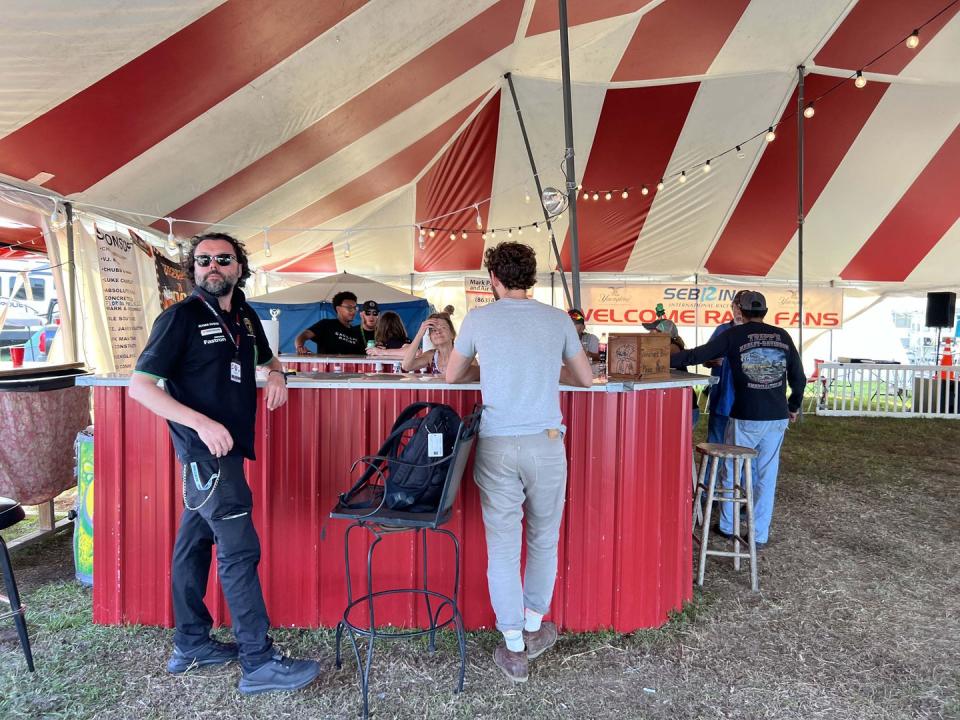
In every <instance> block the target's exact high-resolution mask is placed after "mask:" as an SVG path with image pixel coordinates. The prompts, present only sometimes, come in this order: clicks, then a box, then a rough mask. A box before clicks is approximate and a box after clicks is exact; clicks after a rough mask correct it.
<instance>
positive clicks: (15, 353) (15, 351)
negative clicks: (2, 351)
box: [10, 345, 24, 368]
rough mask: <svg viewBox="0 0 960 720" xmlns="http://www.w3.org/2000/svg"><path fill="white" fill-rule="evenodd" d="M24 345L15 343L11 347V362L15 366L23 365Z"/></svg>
mask: <svg viewBox="0 0 960 720" xmlns="http://www.w3.org/2000/svg"><path fill="white" fill-rule="evenodd" d="M23 351H24V347H23V345H14V346H12V347H11V348H10V362H12V363H13V366H14V367H15V368H18V367H23Z"/></svg>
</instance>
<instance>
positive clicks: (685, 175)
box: [679, 170, 687, 183]
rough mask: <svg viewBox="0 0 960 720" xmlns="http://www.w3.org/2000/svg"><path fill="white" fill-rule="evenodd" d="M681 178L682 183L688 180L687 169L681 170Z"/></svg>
mask: <svg viewBox="0 0 960 720" xmlns="http://www.w3.org/2000/svg"><path fill="white" fill-rule="evenodd" d="M679 180H680V182H681V183H685V182H686V181H687V171H686V170H681V171H680V178H679Z"/></svg>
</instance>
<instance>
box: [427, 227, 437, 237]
mask: <svg viewBox="0 0 960 720" xmlns="http://www.w3.org/2000/svg"><path fill="white" fill-rule="evenodd" d="M428 234H429V235H430V237H436V236H437V231H436V230H434V229H433V228H430V232H429V233H428Z"/></svg>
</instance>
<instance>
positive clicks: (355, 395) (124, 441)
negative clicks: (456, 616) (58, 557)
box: [84, 374, 708, 632]
mask: <svg viewBox="0 0 960 720" xmlns="http://www.w3.org/2000/svg"><path fill="white" fill-rule="evenodd" d="M707 381H708V380H707V379H706V378H702V377H697V376H692V375H685V374H683V375H680V374H677V375H675V376H674V377H673V378H671V380H669V381H659V382H651V383H636V384H634V385H631V384H629V383H628V384H612V383H611V384H608V385H603V384H598V385H596V386H594V387H593V388H591V389H585V390H574V389H572V388H562V392H561V406H562V409H563V415H564V421H565V423H566V425H567V428H568V430H567V454H568V458H569V483H568V489H567V503H566V511H565V515H564V521H563V526H562V528H561V540H560V563H559V574H558V578H557V587H556V593H555V595H554V600H553V609H552V613H551V614H552V617H553V619H554V620H556V622H557V623H558V624H559V625H560V626H561V627H563V628H566V629H568V630H576V631H584V630H597V629H601V628H614V629H616V630H618V631H621V632H627V631H632V630H635V629H638V628H649V627H656V626H659V625H661V624H662V623H663V622H665V621H666V619H667V617H668V614H669V613H670V612H672V611H675V610H679V609H680V608H681V607H682V605H683V603H684V602H685V601H686V600H689V599H690V597H691V586H692V583H691V562H690V553H691V533H690V477H691V474H690V463H691V428H690V422H691V399H690V393H691V389H690V388H691V386H693V385H697V384H704V383H705V382H707ZM84 384H89V385H93V386H94V408H95V410H94V412H95V421H96V441H95V442H96V446H95V473H96V483H95V491H94V495H95V505H94V553H95V555H94V556H95V563H94V591H93V603H94V609H93V613H94V621H95V622H97V623H103V624H118V623H141V624H147V625H163V626H171V625H172V623H173V609H172V605H171V600H170V556H171V551H172V549H173V542H174V536H175V533H176V529H177V522H178V519H179V517H180V513H181V509H182V499H181V489H180V468H179V465H178V464H177V462H176V458H175V456H174V453H173V449H172V446H171V443H170V440H169V436H168V432H167V427H166V423H165V422H164V421H162V420H160V419H159V418H157V417H156V416H155V415H153V414H152V413H151V412H149V411H148V410H146V409H145V408H143V407H142V406H140V405H139V404H138V403H136V402H134V401H133V400H131V399H130V398H129V396H128V393H127V384H128V380H127V379H125V378H110V377H91V378H86V379H84ZM260 392H262V391H260ZM289 395H290V397H289V402H288V403H287V404H286V405H285V406H284V407H282V408H280V409H278V410H276V411H274V412H268V411H267V410H266V408H265V407H264V406H263V405H262V398H261V406H260V409H259V412H258V415H257V434H256V437H257V444H256V454H257V460H256V461H255V462H249V463H248V464H247V477H248V480H249V482H250V485H251V487H252V489H253V495H254V503H255V505H254V518H255V522H256V525H257V529H258V531H259V534H260V540H261V544H262V548H263V559H262V562H261V564H260V577H261V580H262V582H263V588H264V593H265V596H266V600H267V608H268V610H269V612H270V618H271V620H272V622H273V623H274V624H275V625H283V626H297V627H317V626H327V627H331V626H334V625H336V623H337V621H338V620H339V619H340V617H341V615H342V613H343V610H344V606H345V604H346V589H345V583H344V567H343V534H344V529H345V523H344V522H342V521H336V520H330V519H329V518H328V513H329V511H330V509H331V508H332V507H333V506H334V505H335V504H336V501H337V496H338V493H340V492H342V491H344V490H345V489H346V488H347V487H348V486H349V483H350V478H349V477H348V471H349V468H350V465H351V463H352V462H353V461H354V460H355V459H356V458H357V457H359V456H361V455H363V454H365V453H372V452H374V451H376V449H377V448H378V447H379V445H380V442H381V440H382V439H383V438H384V437H385V436H386V434H387V432H388V431H389V428H390V426H391V425H392V423H393V420H394V418H395V417H396V416H397V414H398V413H399V412H400V410H401V409H402V408H404V407H405V406H406V405H407V404H409V403H411V402H414V401H418V400H431V401H438V402H445V403H448V404H450V405H452V406H453V407H454V408H455V409H456V410H457V411H459V412H460V413H461V414H466V413H467V412H468V411H469V410H470V409H471V408H472V406H473V405H474V403H476V402H478V401H479V399H480V393H479V388H478V386H477V385H448V384H446V383H444V382H443V381H442V380H441V379H440V378H433V377H424V376H420V375H399V376H389V375H379V376H377V375H366V376H365V375H343V376H333V377H331V376H329V375H324V376H322V377H321V376H318V377H316V378H313V379H307V378H303V377H298V378H291V382H290V394H289ZM471 477H472V468H471V467H468V468H467V471H466V476H465V479H464V483H463V486H462V489H461V493H460V497H459V498H458V501H457V505H456V513H455V516H454V518H453V519H452V520H451V522H450V524H449V525H448V527H449V528H450V529H451V530H453V531H454V532H455V533H456V534H457V536H458V537H459V538H460V542H461V562H462V574H461V578H460V582H461V587H460V603H461V610H462V611H463V616H464V619H465V622H466V625H467V627H468V628H481V627H492V626H493V622H494V617H493V611H492V610H491V608H490V603H489V600H488V596H487V581H486V548H485V541H484V533H483V521H482V518H481V513H480V502H479V497H478V493H477V489H476V487H475V486H474V484H473V482H472V481H471V479H470V478H471ZM411 537H412V536H409V535H407V534H404V535H400V536H396V537H388V538H387V539H386V540H385V541H384V542H383V543H381V544H380V545H379V546H378V549H377V553H376V568H375V584H377V585H378V586H379V587H382V588H386V587H404V586H405V587H411V586H414V585H416V584H417V583H418V579H419V578H420V570H419V569H418V567H417V560H416V553H415V552H414V548H413V544H412V539H411ZM431 542H433V540H431ZM361 545H362V543H356V542H355V543H354V544H353V547H354V548H356V552H357V556H356V558H355V561H354V559H353V558H352V557H351V565H352V567H353V569H354V570H355V571H356V572H357V576H356V577H355V578H354V582H355V585H354V587H360V583H361V579H362V576H361V574H360V573H361V572H362V568H363V567H364V558H365V549H364V548H363V547H361ZM451 560H452V556H451V552H450V550H449V547H448V545H445V544H441V543H439V542H437V543H436V545H435V546H434V547H432V548H431V551H430V571H431V573H432V576H433V577H432V578H431V582H432V583H433V582H435V583H438V584H440V586H446V587H449V584H450V583H451V582H452V579H453V571H452V562H451ZM211 598H212V599H213V600H212V602H211ZM398 598H399V599H396V600H393V599H392V598H391V599H390V602H392V604H390V605H384V606H383V608H384V609H383V610H382V612H383V614H382V615H381V614H380V613H381V609H380V608H379V607H378V611H377V612H378V620H379V618H381V617H382V618H383V622H385V623H390V624H394V625H404V626H414V625H419V624H421V622H422V620H421V617H420V613H421V612H422V609H423V608H422V603H420V604H419V605H418V604H416V603H414V602H412V601H408V600H407V599H406V598H404V597H403V596H398ZM207 599H208V604H210V605H211V610H212V611H213V613H214V618H215V620H216V621H217V622H227V621H228V617H227V611H226V604H225V602H224V600H223V597H222V594H221V592H220V589H219V586H218V583H217V580H216V574H215V573H212V574H211V580H210V587H209V590H208V594H207Z"/></svg>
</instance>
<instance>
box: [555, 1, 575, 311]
mask: <svg viewBox="0 0 960 720" xmlns="http://www.w3.org/2000/svg"><path fill="white" fill-rule="evenodd" d="M559 4H560V66H561V69H562V77H563V131H564V137H565V139H566V143H567V149H566V152H565V153H564V156H565V159H566V163H567V172H566V175H567V200H568V207H569V213H570V275H571V276H572V279H573V305H574V307H576V308H579V307H580V236H579V234H578V233H577V195H578V193H577V171H576V168H575V167H574V163H573V107H572V106H573V102H572V100H571V93H570V39H569V37H568V32H567V26H568V23H567V0H559Z"/></svg>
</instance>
